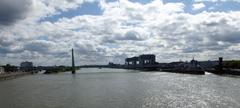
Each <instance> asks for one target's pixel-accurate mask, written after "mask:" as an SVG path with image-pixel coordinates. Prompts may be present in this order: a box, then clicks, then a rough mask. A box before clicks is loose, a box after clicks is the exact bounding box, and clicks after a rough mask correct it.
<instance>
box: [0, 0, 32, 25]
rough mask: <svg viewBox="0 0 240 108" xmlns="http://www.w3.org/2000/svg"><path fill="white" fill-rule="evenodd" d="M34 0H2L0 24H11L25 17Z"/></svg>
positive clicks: (0, 2)
mask: <svg viewBox="0 0 240 108" xmlns="http://www.w3.org/2000/svg"><path fill="white" fill-rule="evenodd" d="M31 4H32V0H0V16H1V17H0V25H10V24H13V23H14V22H16V21H18V20H20V19H24V18H25V17H26V16H25V14H26V12H27V11H28V10H29V9H30V6H31Z"/></svg>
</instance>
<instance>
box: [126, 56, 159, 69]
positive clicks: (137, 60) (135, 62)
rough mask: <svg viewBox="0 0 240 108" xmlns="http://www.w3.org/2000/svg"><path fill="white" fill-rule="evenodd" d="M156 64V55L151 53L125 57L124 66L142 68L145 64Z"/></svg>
mask: <svg viewBox="0 0 240 108" xmlns="http://www.w3.org/2000/svg"><path fill="white" fill-rule="evenodd" d="M156 64H157V62H156V56H155V55H153V54H144V55H140V56H138V57H131V58H126V59H125V66H126V68H144V67H146V66H148V67H151V66H156Z"/></svg>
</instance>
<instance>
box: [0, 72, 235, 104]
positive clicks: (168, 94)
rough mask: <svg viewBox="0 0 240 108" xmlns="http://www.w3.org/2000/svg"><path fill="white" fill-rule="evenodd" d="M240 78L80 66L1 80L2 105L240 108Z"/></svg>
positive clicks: (0, 97) (0, 101)
mask: <svg viewBox="0 0 240 108" xmlns="http://www.w3.org/2000/svg"><path fill="white" fill-rule="evenodd" d="M239 90H240V77H232V76H218V75H214V74H206V75H188V74H177V73H165V72H141V71H134V70H122V69H81V70H79V71H77V73H76V74H75V75H72V74H71V73H70V72H68V73H59V74H52V75H44V74H36V75H28V76H24V77H21V78H17V79H13V80H6V81H1V82H0V108H159V107H161V108H166V107H167V108H176V107H178V108H194V107H197V108H209V107H211V108H240V103H239V102H240V91H239Z"/></svg>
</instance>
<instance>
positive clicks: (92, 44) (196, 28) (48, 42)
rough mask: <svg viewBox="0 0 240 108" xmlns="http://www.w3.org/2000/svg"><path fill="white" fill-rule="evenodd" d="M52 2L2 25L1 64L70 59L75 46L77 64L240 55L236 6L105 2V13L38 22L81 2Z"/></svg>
mask: <svg viewBox="0 0 240 108" xmlns="http://www.w3.org/2000/svg"><path fill="white" fill-rule="evenodd" d="M53 1H54V0H52V1H43V0H41V1H34V3H33V7H32V8H33V9H32V12H30V13H29V14H28V16H27V17H26V19H25V20H22V21H19V22H18V23H15V24H14V25H11V26H2V27H0V38H1V40H0V59H1V60H2V63H14V64H18V63H19V62H20V61H23V60H30V61H34V62H35V64H39V65H48V64H51V65H55V64H59V65H60V64H70V61H71V60H70V59H71V58H70V49H71V48H72V47H74V48H75V50H76V61H77V64H94V63H107V62H109V60H112V61H115V62H120V63H123V60H124V58H125V57H127V56H136V55H139V54H144V53H153V54H156V55H157V58H158V61H159V62H169V61H173V60H179V59H187V58H182V57H186V56H187V57H189V58H190V59H191V57H192V56H193V55H197V57H199V59H202V60H207V59H214V58H216V57H217V56H224V57H226V58H231V57H236V58H237V57H239V55H237V54H238V53H236V52H240V50H239V48H238V46H239V43H240V41H239V40H240V39H239V36H238V34H239V33H240V27H239V26H238V25H240V20H239V15H240V12H238V11H235V12H202V13H199V14H196V15H192V14H189V13H185V12H184V7H185V5H184V4H183V3H163V2H162V1H160V0H154V1H152V2H150V3H148V4H140V3H132V2H129V1H127V0H121V1H120V3H118V2H110V3H106V2H104V1H101V2H100V6H101V8H102V9H103V15H101V16H92V15H84V16H76V17H73V18H62V19H60V20H58V21H56V22H48V21H45V22H41V23H40V22H38V20H39V18H43V17H46V16H49V15H50V16H51V15H53V14H56V13H57V12H59V11H58V10H57V9H61V10H65V11H67V10H68V9H74V8H75V7H76V6H79V5H80V4H81V3H82V1H78V0H75V2H76V4H74V3H72V2H73V1H74V0H72V2H70V4H66V3H68V2H66V1H55V2H58V3H57V4H58V5H56V4H51V3H54V2H53ZM47 3H49V4H47ZM62 5H64V6H63V7H61V6H62ZM67 61H69V62H67ZM16 62H18V63H16Z"/></svg>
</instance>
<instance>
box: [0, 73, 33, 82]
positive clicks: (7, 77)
mask: <svg viewBox="0 0 240 108" xmlns="http://www.w3.org/2000/svg"><path fill="white" fill-rule="evenodd" d="M31 74H32V73H31V72H16V73H7V74H0V81H5V80H11V79H15V78H18V77H22V76H25V75H31Z"/></svg>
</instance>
